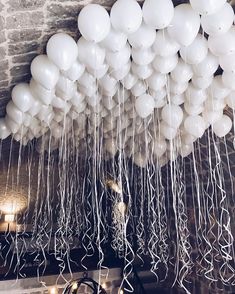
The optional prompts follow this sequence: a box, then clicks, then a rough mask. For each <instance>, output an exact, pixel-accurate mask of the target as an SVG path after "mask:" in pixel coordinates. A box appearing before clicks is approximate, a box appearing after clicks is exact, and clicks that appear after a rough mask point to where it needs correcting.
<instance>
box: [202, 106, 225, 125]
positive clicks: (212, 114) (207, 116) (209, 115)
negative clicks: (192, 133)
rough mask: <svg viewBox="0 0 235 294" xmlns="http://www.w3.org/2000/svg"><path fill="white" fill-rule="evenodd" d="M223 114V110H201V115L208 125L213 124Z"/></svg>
mask: <svg viewBox="0 0 235 294" xmlns="http://www.w3.org/2000/svg"><path fill="white" fill-rule="evenodd" d="M222 116H223V110H222V109H220V110H217V111H211V110H206V109H205V110H204V111H203V112H202V117H203V119H204V120H205V122H206V123H207V124H208V125H211V124H214V123H215V122H216V121H217V120H219V119H221V117H222Z"/></svg>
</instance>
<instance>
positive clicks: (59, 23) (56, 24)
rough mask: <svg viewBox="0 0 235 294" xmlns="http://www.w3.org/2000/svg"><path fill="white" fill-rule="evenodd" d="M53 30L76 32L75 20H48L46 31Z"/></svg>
mask: <svg viewBox="0 0 235 294" xmlns="http://www.w3.org/2000/svg"><path fill="white" fill-rule="evenodd" d="M51 28H55V29H56V30H59V29H68V28H69V31H70V32H71V31H75V30H77V20H76V19H74V18H68V19H53V20H52V19H50V20H49V22H48V23H47V29H51Z"/></svg>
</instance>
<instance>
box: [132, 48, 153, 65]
mask: <svg viewBox="0 0 235 294" xmlns="http://www.w3.org/2000/svg"><path fill="white" fill-rule="evenodd" d="M154 57H155V54H154V52H153V51H152V50H151V48H147V49H134V48H132V59H133V61H134V62H135V63H137V64H139V65H146V64H149V63H151V62H152V61H153V59H154Z"/></svg>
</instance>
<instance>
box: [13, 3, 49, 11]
mask: <svg viewBox="0 0 235 294" xmlns="http://www.w3.org/2000/svg"><path fill="white" fill-rule="evenodd" d="M45 2H46V0H9V1H8V5H9V8H8V12H12V11H18V10H20V11H22V10H34V9H38V8H39V7H43V5H44V4H45Z"/></svg>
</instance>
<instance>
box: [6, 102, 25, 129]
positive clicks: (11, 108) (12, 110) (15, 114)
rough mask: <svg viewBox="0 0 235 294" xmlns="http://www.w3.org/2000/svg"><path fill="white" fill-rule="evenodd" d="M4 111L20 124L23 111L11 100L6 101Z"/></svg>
mask: <svg viewBox="0 0 235 294" xmlns="http://www.w3.org/2000/svg"><path fill="white" fill-rule="evenodd" d="M6 112H7V114H8V116H9V117H10V118H11V119H12V120H13V121H14V122H16V123H17V124H19V125H21V124H22V123H23V120H24V113H23V112H22V111H20V110H19V109H18V108H17V107H16V106H15V104H14V102H13V101H10V102H8V104H7V107H6Z"/></svg>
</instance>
